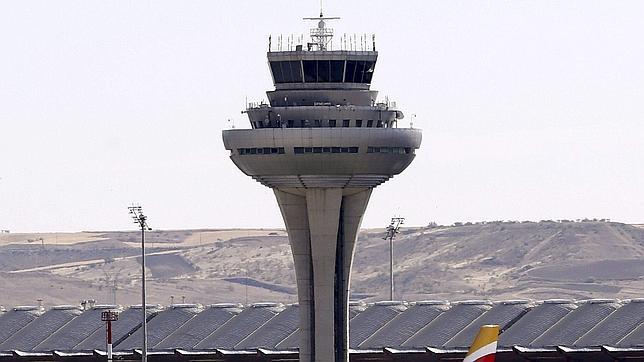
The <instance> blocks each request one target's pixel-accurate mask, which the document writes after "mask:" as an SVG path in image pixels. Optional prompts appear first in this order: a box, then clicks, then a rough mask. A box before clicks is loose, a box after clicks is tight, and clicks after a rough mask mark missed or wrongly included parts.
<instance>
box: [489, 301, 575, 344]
mask: <svg viewBox="0 0 644 362" xmlns="http://www.w3.org/2000/svg"><path fill="white" fill-rule="evenodd" d="M576 307H577V306H576V305H575V304H574V302H573V301H571V300H566V299H553V300H547V301H544V302H543V303H541V304H540V305H537V306H536V307H534V308H532V309H531V310H530V311H529V312H528V313H526V314H525V315H523V316H522V317H521V318H520V319H519V320H518V321H516V323H514V324H513V325H511V326H510V327H509V328H508V329H507V330H506V331H505V332H503V333H501V336H500V337H499V346H501V347H512V346H528V345H530V343H532V341H534V340H535V339H536V338H538V337H539V336H540V335H542V334H543V333H544V332H545V331H547V330H548V329H549V328H551V327H552V326H553V325H554V324H555V323H557V322H558V321H559V320H561V319H562V318H563V317H565V316H566V315H567V314H568V313H570V311H572V310H573V309H575V308H576Z"/></svg>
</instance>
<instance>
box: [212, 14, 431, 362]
mask: <svg viewBox="0 0 644 362" xmlns="http://www.w3.org/2000/svg"><path fill="white" fill-rule="evenodd" d="M306 19H309V20H316V21H318V27H317V28H314V29H311V40H312V41H311V42H310V43H306V44H302V45H295V46H292V48H293V49H290V48H291V47H290V46H288V47H287V50H286V51H283V50H282V49H277V51H273V50H271V45H270V40H269V51H268V54H267V55H268V64H269V66H270V70H271V74H272V76H273V83H274V84H275V90H273V91H268V92H267V95H268V100H269V103H270V104H263V103H262V104H251V105H249V106H248V108H247V109H246V111H245V113H247V114H248V118H249V119H250V124H251V129H230V130H226V131H223V139H224V145H225V147H226V149H227V150H229V151H230V158H231V159H232V161H233V162H234V163H235V165H236V166H237V167H238V168H239V169H240V170H241V171H242V172H244V173H245V174H246V175H248V176H251V177H252V178H254V179H255V180H257V181H258V182H260V183H261V184H263V185H265V186H268V187H270V188H272V189H273V192H274V193H275V197H276V198H277V203H278V204H279V207H280V210H281V212H282V217H283V218H284V222H285V224H286V229H287V231H288V237H289V241H290V244H291V250H292V252H293V258H294V264H295V274H296V277H297V291H298V301H299V306H300V307H299V311H300V330H299V331H298V332H297V333H299V335H300V349H299V353H300V361H302V362H311V361H315V362H329V361H335V362H345V361H348V358H349V357H348V302H349V278H350V275H351V265H352V262H353V255H354V250H355V243H356V238H357V233H358V230H359V228H360V223H361V222H362V216H363V215H364V212H365V209H366V207H367V203H368V202H369V197H370V195H371V192H372V190H373V189H374V187H376V186H378V185H380V184H381V183H383V182H385V181H387V180H388V179H389V178H391V177H392V176H394V175H397V174H399V173H401V172H402V171H403V170H404V169H405V168H407V166H409V164H410V163H411V161H412V160H413V159H414V153H415V150H416V149H417V148H418V147H419V146H420V143H421V131H420V130H419V129H413V128H398V127H397V120H398V119H401V118H402V117H403V114H402V112H400V111H399V110H396V109H395V105H393V104H391V103H388V102H387V103H379V102H377V101H376V97H377V94H378V92H377V91H373V90H371V89H370V83H371V79H372V77H373V73H374V69H375V66H376V60H377V58H378V52H376V51H375V42H374V41H373V40H372V39H373V38H372V39H369V40H371V41H369V43H371V44H368V46H367V47H368V48H370V49H369V50H366V49H364V48H365V45H366V44H365V43H367V41H366V40H367V39H365V38H366V37H363V38H362V41H361V43H362V44H361V46H362V49H360V50H356V49H358V48H360V46H358V45H357V44H355V43H356V41H355V40H354V39H356V38H350V39H349V40H348V41H347V39H346V38H345V39H344V40H341V43H342V44H343V45H342V46H341V48H350V49H348V50H347V49H344V50H333V49H332V46H331V40H332V37H333V29H331V28H327V27H326V25H325V20H330V19H337V18H325V17H323V16H322V13H320V17H319V18H318V17H316V18H306ZM358 39H359V37H358ZM347 43H348V45H349V46H348V47H347ZM278 48H279V44H278Z"/></svg>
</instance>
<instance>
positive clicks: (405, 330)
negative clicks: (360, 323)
mask: <svg viewBox="0 0 644 362" xmlns="http://www.w3.org/2000/svg"><path fill="white" fill-rule="evenodd" d="M448 309H449V303H447V302H445V301H425V302H416V303H413V304H412V305H411V306H410V307H409V308H407V310H405V311H403V312H402V313H400V314H398V315H397V316H395V317H394V318H393V319H392V320H391V321H389V323H387V324H386V325H385V326H383V327H382V328H381V329H380V330H378V331H376V332H375V333H374V334H373V335H371V336H370V337H369V338H367V339H366V340H365V341H364V342H363V343H361V344H360V346H358V347H359V348H361V349H374V348H383V347H388V346H400V345H401V344H402V343H403V342H404V341H406V340H407V339H409V338H410V337H411V336H412V335H414V334H415V333H416V332H418V331H419V330H420V329H421V328H423V327H424V326H426V325H427V324H428V323H429V322H431V321H433V320H434V318H436V317H437V316H439V315H440V314H441V313H443V312H444V311H446V310H448Z"/></svg>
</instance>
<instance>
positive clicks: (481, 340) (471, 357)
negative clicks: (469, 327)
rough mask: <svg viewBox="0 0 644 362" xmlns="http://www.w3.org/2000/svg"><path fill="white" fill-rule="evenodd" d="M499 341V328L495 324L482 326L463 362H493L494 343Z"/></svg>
mask: <svg viewBox="0 0 644 362" xmlns="http://www.w3.org/2000/svg"><path fill="white" fill-rule="evenodd" d="M498 339H499V326H498V325H496V324H489V325H484V326H482V327H481V329H480V330H479V334H477V335H476V338H474V342H472V346H471V347H470V350H469V351H468V352H467V356H465V359H464V360H463V362H494V354H495V353H496V343H497V340H498Z"/></svg>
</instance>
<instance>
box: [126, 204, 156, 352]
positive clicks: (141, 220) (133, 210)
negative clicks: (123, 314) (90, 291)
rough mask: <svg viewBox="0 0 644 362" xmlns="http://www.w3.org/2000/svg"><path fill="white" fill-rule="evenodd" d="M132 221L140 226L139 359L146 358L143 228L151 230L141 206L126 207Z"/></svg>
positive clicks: (146, 329)
mask: <svg viewBox="0 0 644 362" xmlns="http://www.w3.org/2000/svg"><path fill="white" fill-rule="evenodd" d="M128 209H129V210H130V214H132V218H133V219H134V223H135V224H138V225H139V226H140V227H141V319H142V321H141V330H142V331H143V348H142V349H141V361H142V362H147V360H148V328H147V305H146V303H145V230H146V229H148V230H152V229H151V228H150V227H148V223H147V219H148V217H147V216H145V215H143V209H142V208H141V206H130V207H128Z"/></svg>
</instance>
